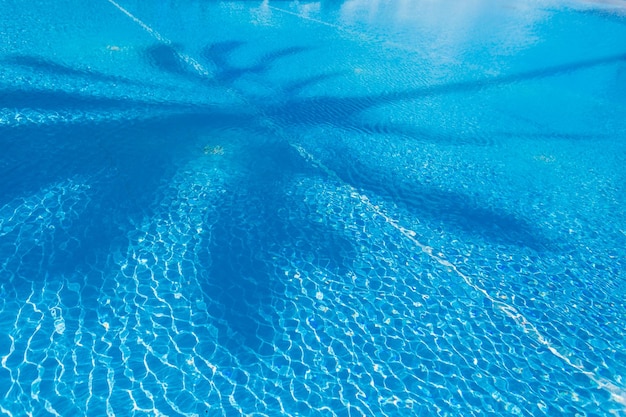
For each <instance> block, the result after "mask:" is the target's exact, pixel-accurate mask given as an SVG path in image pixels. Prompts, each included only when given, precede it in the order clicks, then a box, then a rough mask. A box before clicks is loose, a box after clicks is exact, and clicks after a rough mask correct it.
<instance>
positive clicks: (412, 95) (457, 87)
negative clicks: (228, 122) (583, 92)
mask: <svg viewBox="0 0 626 417" xmlns="http://www.w3.org/2000/svg"><path fill="white" fill-rule="evenodd" d="M619 62H626V54H620V55H613V56H609V57H604V58H598V59H591V60H585V61H580V62H575V63H570V64H563V65H557V66H552V67H547V68H541V69H537V70H532V71H526V72H521V73H518V74H512V75H506V76H502V77H495V78H488V79H482V80H472V81H463V82H458V83H450V84H441V85H434V86H429V87H424V88H417V89H410V90H405V91H397V92H391V93H383V94H376V95H366V96H352V97H332V96H317V97H311V98H304V99H298V98H295V99H292V100H289V101H288V102H287V103H285V104H281V105H279V106H270V109H269V112H270V114H272V115H273V116H274V117H276V118H277V120H281V121H283V122H285V123H288V124H294V123H295V124H322V123H330V124H334V125H338V126H346V125H347V124H349V122H347V119H349V118H351V117H354V116H355V115H356V114H359V113H361V112H363V111H365V110H368V109H371V108H373V107H376V106H379V105H383V104H389V103H393V102H399V101H402V100H413V99H419V98H422V97H428V96H433V95H443V94H454V93H467V92H475V91H480V90H483V89H485V88H491V87H497V86H501V85H508V84H512V83H518V82H522V81H530V80H535V79H542V78H547V77H552V76H556V75H563V74H569V73H572V72H575V71H580V70H584V69H589V68H593V67H596V66H601V65H609V64H615V63H619Z"/></svg>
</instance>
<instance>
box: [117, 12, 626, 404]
mask: <svg viewBox="0 0 626 417" xmlns="http://www.w3.org/2000/svg"><path fill="white" fill-rule="evenodd" d="M106 1H108V2H109V3H111V4H112V5H113V6H115V7H116V8H117V9H118V10H120V11H121V12H122V13H124V14H125V15H126V16H128V17H129V18H130V19H132V20H133V21H134V22H135V23H137V24H138V25H139V26H141V27H142V28H143V29H144V30H145V31H146V32H148V33H149V34H150V35H151V36H152V37H154V38H155V39H156V40H158V41H159V42H161V43H163V44H165V45H168V46H169V45H171V41H170V40H168V39H167V38H165V37H164V36H162V35H161V34H160V33H159V32H157V31H156V30H154V29H153V28H151V27H150V26H148V25H147V24H146V23H144V22H143V21H141V20H140V19H139V18H137V17H136V16H134V15H133V14H132V13H130V12H129V11H128V10H126V9H125V8H123V7H122V6H120V5H119V4H118V3H116V2H115V1H114V0H106ZM268 7H270V8H271V9H273V10H277V11H280V12H283V13H287V14H290V15H293V16H296V17H299V18H302V19H306V20H308V21H311V22H315V23H319V24H322V25H325V26H329V27H332V28H335V29H337V30H341V31H343V32H347V33H353V34H357V33H355V32H353V31H351V30H348V29H345V28H343V27H341V26H340V25H335V24H332V23H328V22H324V21H322V20H319V19H314V18H311V17H308V16H304V15H301V14H298V13H294V12H291V11H288V10H284V9H281V8H277V7H274V6H268ZM357 35H359V38H361V39H367V37H366V36H365V35H362V34H357ZM176 54H177V55H178V56H179V57H180V58H181V59H182V60H183V61H184V62H186V63H187V64H188V65H189V66H191V67H192V68H194V69H195V70H196V71H197V72H198V73H199V74H200V75H203V76H210V72H209V71H207V70H206V69H205V68H204V67H203V66H202V65H201V64H200V63H199V62H198V61H196V60H195V59H193V58H192V57H190V56H188V55H186V54H182V53H180V52H178V51H176ZM229 91H230V92H231V94H234V93H233V92H232V91H231V90H229ZM265 122H266V123H265V124H266V125H268V126H269V127H274V129H276V127H275V125H274V124H273V123H272V121H271V120H265ZM277 133H279V134H280V133H281V132H277ZM280 136H281V137H282V136H284V135H282V134H280ZM289 145H290V146H292V147H293V148H294V149H295V150H296V151H298V153H299V154H300V155H301V156H302V157H303V158H304V159H305V160H307V161H309V163H311V164H312V165H314V166H316V167H318V168H319V169H321V170H322V171H324V172H325V173H326V174H327V175H328V176H329V177H331V178H334V179H336V180H338V181H340V182H342V183H343V182H344V181H342V180H341V178H340V177H339V175H338V174H337V173H335V172H334V171H333V170H331V169H330V168H328V167H327V166H325V165H324V164H323V163H322V162H321V161H318V160H317V159H316V158H315V157H314V156H313V155H312V154H310V153H309V152H308V151H307V150H306V149H304V148H303V147H302V146H300V145H298V144H293V143H289ZM346 185H347V186H348V187H350V188H351V189H353V192H352V193H351V196H352V197H354V198H357V199H358V200H359V201H361V202H362V203H363V204H365V205H366V206H367V207H368V208H369V209H370V210H372V211H373V212H375V213H376V214H378V215H379V216H381V217H382V218H383V219H385V221H386V222H387V223H389V225H391V226H392V227H393V228H394V229H396V230H397V231H398V232H399V233H400V234H401V235H403V236H404V237H405V238H407V239H409V240H410V241H411V242H412V243H413V244H414V245H416V246H417V247H419V248H420V249H421V250H422V252H424V253H425V254H426V255H428V257H429V258H430V259H432V260H433V261H435V262H437V263H439V264H440V265H442V266H444V267H446V268H448V269H449V270H450V271H451V272H453V273H454V274H455V275H457V276H458V277H460V278H461V279H462V280H463V282H465V284H466V285H467V286H469V287H470V288H472V289H473V290H475V291H477V292H479V293H480V294H482V295H483V296H484V297H485V298H486V299H487V300H489V301H490V302H491V303H492V304H493V305H494V306H496V307H497V308H498V309H499V310H500V311H501V312H502V313H504V314H505V315H506V316H508V317H509V318H511V319H513V321H515V323H516V324H517V325H518V327H519V328H520V329H521V330H522V332H523V333H525V334H527V335H529V336H531V337H533V338H534V339H535V340H536V341H537V342H538V343H539V344H541V345H543V346H545V347H546V348H547V349H548V351H549V352H550V353H552V354H553V355H554V356H556V357H557V358H559V359H561V360H562V361H563V362H564V363H565V364H566V365H568V366H570V367H571V368H574V369H576V370H577V371H579V372H580V373H582V374H584V375H585V376H586V377H587V378H589V379H590V380H591V381H593V382H594V383H595V384H596V385H597V386H598V388H601V389H604V390H606V391H607V392H608V393H609V394H610V395H611V399H612V400H613V401H615V402H616V403H619V404H621V405H624V406H625V407H626V391H625V390H624V389H623V388H621V387H618V386H617V385H616V384H615V383H613V382H611V381H610V380H608V379H606V378H603V377H602V376H600V375H596V374H595V373H593V372H591V371H588V370H586V369H585V368H584V367H583V365H580V364H576V363H574V361H573V360H572V359H570V357H568V356H566V355H565V354H564V353H562V352H560V351H559V350H558V349H557V348H556V347H554V346H553V345H552V343H550V341H549V340H548V338H547V337H545V336H544V335H543V334H542V333H541V332H540V331H539V329H538V328H537V327H536V326H535V325H534V324H532V323H531V322H530V321H528V319H526V317H525V316H524V315H523V314H522V313H521V312H520V311H519V310H517V309H516V308H515V307H513V306H512V305H510V304H507V303H504V302H502V301H501V300H498V299H496V298H494V297H493V296H491V295H490V294H489V292H488V291H487V290H486V289H484V288H482V287H480V286H479V285H478V284H476V283H474V282H473V281H472V279H471V278H470V277H469V276H468V275H465V274H464V273H463V272H461V271H460V270H459V269H458V268H457V267H456V265H454V264H452V263H451V262H450V261H448V260H447V259H445V258H444V257H443V256H440V255H436V254H434V253H433V249H432V247H430V246H428V245H426V244H424V243H422V242H420V241H419V240H418V239H417V238H416V236H417V233H416V232H415V231H413V230H410V229H406V228H404V227H403V226H401V225H400V221H398V220H396V219H394V218H392V217H390V216H389V215H387V214H386V213H385V212H384V211H383V210H382V209H381V208H380V205H375V204H373V203H372V202H371V201H370V199H369V197H367V195H365V194H362V193H360V192H359V191H358V190H356V189H355V188H354V187H352V186H350V185H349V184H346Z"/></svg>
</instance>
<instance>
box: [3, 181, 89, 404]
mask: <svg viewBox="0 0 626 417" xmlns="http://www.w3.org/2000/svg"><path fill="white" fill-rule="evenodd" d="M90 200H91V196H90V187H89V185H87V184H86V183H85V182H83V181H78V180H74V181H65V182H61V183H58V184H55V185H52V186H49V187H47V188H44V189H42V190H41V191H39V192H37V193H35V194H33V195H31V196H29V197H26V198H17V199H14V200H13V201H11V202H9V203H8V204H6V205H4V206H3V207H1V208H0V246H1V247H2V252H3V253H5V254H8V256H7V257H6V258H4V259H3V260H2V265H1V269H0V276H1V277H2V282H1V283H0V295H1V297H0V323H2V324H3V330H4V331H6V333H4V334H2V335H1V336H0V337H2V342H1V343H0V345H1V348H0V351H1V353H0V355H1V356H0V357H1V360H0V363H1V368H0V375H2V377H1V378H2V382H1V383H0V386H1V387H2V388H1V390H2V393H1V395H2V398H3V400H2V401H0V407H1V408H0V410H2V411H3V412H5V413H8V414H9V415H27V414H28V413H30V412H32V411H33V410H38V409H43V408H45V409H49V408H50V409H52V406H51V404H50V401H49V398H41V403H39V404H38V405H37V406H33V405H32V404H33V402H35V403H38V402H39V400H40V394H41V393H46V394H50V393H54V394H53V396H54V397H57V398H60V397H61V396H62V395H67V396H68V398H73V397H74V396H75V395H76V394H74V390H73V388H74V386H75V385H74V384H76V383H77V381H76V380H75V378H74V375H75V374H74V371H75V367H76V366H77V361H76V357H75V352H73V351H72V350H71V344H70V345H68V344H65V343H57V342H59V341H60V340H64V338H67V337H73V334H74V330H75V328H70V329H68V322H67V320H69V319H70V318H71V317H74V318H76V317H78V316H79V315H80V311H81V309H80V286H79V285H78V284H77V283H71V282H68V281H66V280H65V279H63V277H50V276H49V275H48V274H47V272H46V266H47V265H48V264H49V263H50V260H51V257H52V256H53V254H54V252H55V251H54V249H53V248H58V250H59V251H69V252H71V251H72V250H74V248H76V247H77V246H78V240H77V239H76V237H74V236H72V235H70V234H68V233H67V232H66V230H67V229H70V228H71V227H72V224H73V223H74V222H75V221H76V220H77V219H78V217H79V215H80V214H82V212H83V211H84V210H85V208H86V207H87V205H88V204H89V202H90ZM9 248H12V249H13V250H12V251H11V250H7V249H9ZM11 252H12V253H11ZM57 255H60V253H57ZM57 378H63V381H64V382H63V383H62V384H60V385H56V386H55V389H52V385H54V383H53V381H56V380H57ZM65 381H69V382H68V383H69V385H66V384H65ZM42 397H43V396H42ZM52 414H54V413H52Z"/></svg>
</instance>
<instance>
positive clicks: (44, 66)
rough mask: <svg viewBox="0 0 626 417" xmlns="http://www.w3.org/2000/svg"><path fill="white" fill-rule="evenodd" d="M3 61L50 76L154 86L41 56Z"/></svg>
mask: <svg viewBox="0 0 626 417" xmlns="http://www.w3.org/2000/svg"><path fill="white" fill-rule="evenodd" d="M2 61H3V62H6V63H7V64H11V65H15V66H20V67H24V68H30V69H32V70H35V71H41V72H44V73H48V74H55V75H66V76H69V77H82V78H88V79H90V80H93V81H100V82H106V83H124V84H130V85H137V86H142V87H146V86H150V87H153V85H150V84H148V83H144V82H140V81H134V80H130V79H128V78H125V77H119V76H115V75H106V74H103V73H101V72H98V71H93V70H84V69H79V68H72V67H70V66H67V65H63V64H59V63H57V62H54V61H51V60H49V59H46V58H43V57H39V56H34V55H9V56H8V57H6V58H4V59H3V60H2Z"/></svg>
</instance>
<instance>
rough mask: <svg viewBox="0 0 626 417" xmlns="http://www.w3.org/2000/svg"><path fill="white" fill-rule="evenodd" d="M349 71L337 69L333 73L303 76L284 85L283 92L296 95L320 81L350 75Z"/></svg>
mask: <svg viewBox="0 0 626 417" xmlns="http://www.w3.org/2000/svg"><path fill="white" fill-rule="evenodd" d="M349 73H350V72H349V71H336V72H332V73H326V74H319V75H313V76H311V77H308V78H303V79H302V78H301V79H299V80H297V81H295V82H292V83H289V84H287V85H285V86H284V87H283V89H282V90H283V92H284V93H285V94H287V95H296V94H299V93H301V92H302V91H303V90H304V89H306V88H307V87H309V86H313V85H315V84H319V83H320V82H323V81H326V80H331V79H333V78H340V77H343V76H346V75H348V74H349Z"/></svg>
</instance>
